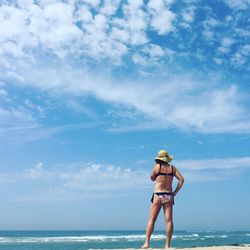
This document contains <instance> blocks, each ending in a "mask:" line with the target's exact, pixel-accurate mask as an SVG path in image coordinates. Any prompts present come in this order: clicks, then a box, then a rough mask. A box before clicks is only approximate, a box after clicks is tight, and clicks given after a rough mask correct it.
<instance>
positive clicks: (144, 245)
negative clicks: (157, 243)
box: [141, 243, 149, 249]
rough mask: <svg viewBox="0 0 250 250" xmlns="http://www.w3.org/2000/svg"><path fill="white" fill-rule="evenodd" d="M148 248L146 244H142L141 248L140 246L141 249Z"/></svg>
mask: <svg viewBox="0 0 250 250" xmlns="http://www.w3.org/2000/svg"><path fill="white" fill-rule="evenodd" d="M148 248H149V244H147V243H144V244H143V245H142V246H141V249H148Z"/></svg>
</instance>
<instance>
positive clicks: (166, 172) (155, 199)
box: [141, 150, 184, 249]
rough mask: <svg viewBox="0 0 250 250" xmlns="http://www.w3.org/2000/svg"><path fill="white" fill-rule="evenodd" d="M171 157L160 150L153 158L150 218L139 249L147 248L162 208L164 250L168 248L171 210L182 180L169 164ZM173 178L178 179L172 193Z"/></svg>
mask: <svg viewBox="0 0 250 250" xmlns="http://www.w3.org/2000/svg"><path fill="white" fill-rule="evenodd" d="M172 159H173V156H171V155H169V154H168V152H167V151H166V150H160V151H159V152H158V155H157V157H156V158H155V165H154V169H153V172H152V174H151V180H152V181H155V188H154V193H153V196H152V198H151V207H150V216H149V221H148V225H147V230H146V240H145V243H144V244H143V245H142V247H141V248H143V249H146V248H149V241H150V237H151V234H152V233H153V230H154V223H155V221H156V219H157V216H158V214H159V212H160V210H161V207H163V210H164V215H165V220H166V236H167V237H166V244H165V249H167V248H169V247H170V241H171V238H172V233H173V219H172V210H173V204H174V197H175V195H176V194H177V193H178V192H179V190H180V189H181V187H182V185H183V183H184V178H183V177H182V175H181V174H180V172H179V171H178V170H177V168H176V167H174V166H173V165H171V164H170V162H171V161H172ZM174 177H176V178H177V179H178V185H177V187H176V189H175V190H174V192H172V182H173V179H174Z"/></svg>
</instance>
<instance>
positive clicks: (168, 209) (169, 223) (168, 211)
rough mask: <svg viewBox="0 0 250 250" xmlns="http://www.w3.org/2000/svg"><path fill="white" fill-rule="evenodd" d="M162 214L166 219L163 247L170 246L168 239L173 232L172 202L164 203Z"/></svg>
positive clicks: (169, 239)
mask: <svg viewBox="0 0 250 250" xmlns="http://www.w3.org/2000/svg"><path fill="white" fill-rule="evenodd" d="M164 215H165V220H166V236H167V237H166V244H165V249H167V248H170V241H171V239H172V234H173V227H174V226H173V204H165V205H164Z"/></svg>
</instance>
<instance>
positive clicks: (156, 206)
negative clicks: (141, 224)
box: [141, 195, 161, 248]
mask: <svg viewBox="0 0 250 250" xmlns="http://www.w3.org/2000/svg"><path fill="white" fill-rule="evenodd" d="M160 210H161V201H160V199H159V197H158V196H157V195H154V202H153V203H152V204H151V206H150V215H149V220H148V224H147V230H146V240H145V243H144V244H143V245H142V247H141V248H149V241H150V237H151V234H152V233H153V231H154V224H155V221H156V219H157V216H158V214H159V212H160Z"/></svg>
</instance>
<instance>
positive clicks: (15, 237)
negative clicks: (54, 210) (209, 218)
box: [0, 231, 250, 250]
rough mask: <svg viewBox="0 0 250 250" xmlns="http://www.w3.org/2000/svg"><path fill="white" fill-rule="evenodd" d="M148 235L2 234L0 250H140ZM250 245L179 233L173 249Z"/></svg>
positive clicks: (160, 238) (241, 236) (158, 236)
mask: <svg viewBox="0 0 250 250" xmlns="http://www.w3.org/2000/svg"><path fill="white" fill-rule="evenodd" d="M144 239H145V232H144V231H0V250H31V249H32V250H59V249H60V250H84V249H118V248H119V249H121V248H140V246H141V245H142V244H143V241H144ZM164 242H165V232H163V231H156V232H155V233H154V234H153V236H152V239H151V247H153V248H162V247H163V246H164ZM241 244H250V231H244V232H243V231H235V232H233V231H175V232H174V235H173V240H172V247H176V248H184V247H195V246H220V245H241Z"/></svg>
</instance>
